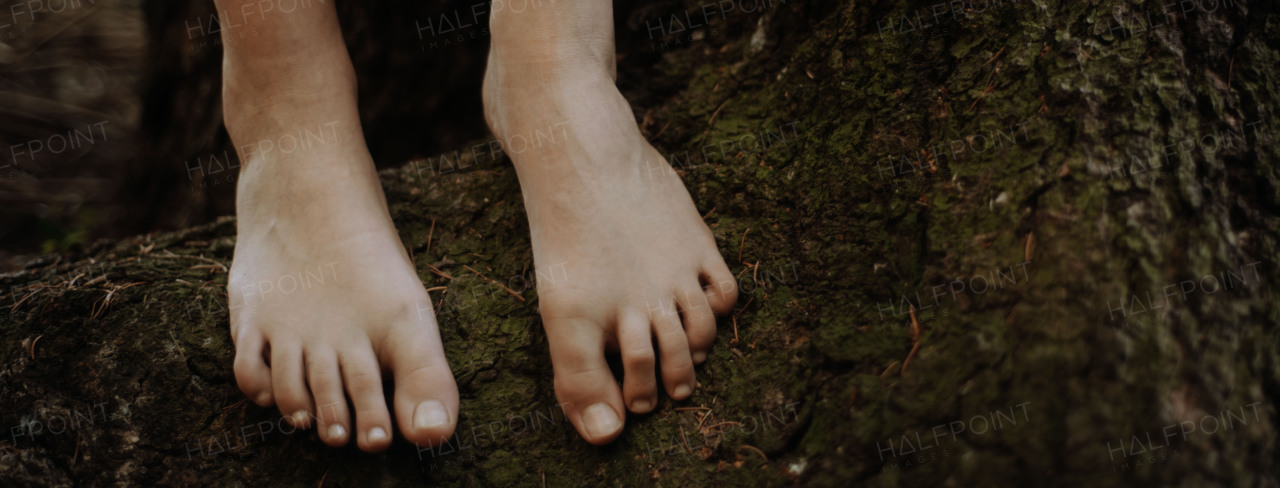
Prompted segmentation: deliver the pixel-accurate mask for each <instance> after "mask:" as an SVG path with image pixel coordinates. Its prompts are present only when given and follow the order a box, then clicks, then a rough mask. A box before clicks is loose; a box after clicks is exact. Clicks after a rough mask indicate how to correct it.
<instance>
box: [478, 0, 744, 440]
mask: <svg viewBox="0 0 1280 488" xmlns="http://www.w3.org/2000/svg"><path fill="white" fill-rule="evenodd" d="M606 10H607V9H606ZM607 13H608V12H606V14H607ZM501 14H502V12H499V11H495V12H494V14H493V17H492V29H491V31H492V32H493V46H492V47H491V49H490V54H489V65H488V70H487V72H486V74H485V83H484V101H485V118H486V119H487V120H488V122H489V126H490V128H491V129H492V130H493V132H494V134H495V135H496V136H497V137H498V139H499V141H501V142H502V144H503V146H504V149H505V150H506V152H507V153H508V154H509V155H510V156H511V158H512V160H513V163H514V165H515V167H516V172H517V173H518V175H519V178H520V187H521V191H522V192H523V194H524V201H525V207H526V209H527V211H528V215H529V227H530V233H531V235H532V243H533V254H534V263H535V265H536V267H537V269H538V277H539V279H538V285H537V286H538V296H539V302H540V303H539V308H540V312H541V315H542V319H543V326H544V327H545V329H546V332H547V339H548V342H549V344H550V349H551V361H552V365H553V367H554V370H555V390H556V395H557V397H558V398H559V400H560V402H561V404H562V407H563V408H564V411H565V413H566V415H567V416H568V418H569V419H570V421H571V422H572V423H573V425H574V427H575V428H577V430H578V432H579V433H580V434H581V435H582V437H583V438H584V439H586V440H587V441H588V442H591V443H594V444H605V443H608V442H611V441H612V440H613V439H615V438H616V437H617V436H618V434H619V433H620V432H621V431H622V426H623V424H624V420H623V419H625V417H626V415H625V414H626V410H630V411H632V412H635V413H646V412H649V411H651V410H653V408H654V407H656V406H657V400H658V396H657V385H658V382H657V379H656V377H655V360H657V362H659V363H660V364H661V373H662V383H663V386H664V387H665V389H666V392H667V394H668V395H670V396H671V397H672V398H674V399H677V400H682V399H685V398H688V397H689V396H690V395H691V394H692V393H693V390H694V388H695V386H696V385H697V383H696V381H695V379H694V364H695V363H700V362H702V361H703V360H704V359H705V358H706V356H707V353H708V351H709V350H710V349H711V345H712V343H713V342H714V340H715V329H716V323H715V317H714V316H713V312H715V313H720V314H724V313H727V312H729V310H730V309H731V307H732V306H733V304H734V303H735V302H736V300H737V287H736V286H735V284H736V282H735V280H734V277H733V275H732V274H731V273H730V272H729V269H728V267H727V266H726V265H725V263H724V258H722V257H721V256H720V252H719V250H718V249H717V248H716V243H715V239H714V237H713V236H712V235H711V231H710V230H709V229H708V228H707V226H706V224H705V223H704V222H703V221H702V217H701V216H700V215H699V214H698V211H697V209H696V208H695V207H694V205H693V200H692V199H691V198H690V197H689V193H688V191H687V190H685V188H684V185H683V184H682V183H681V181H680V177H679V176H678V175H677V174H676V173H675V171H673V170H672V168H671V166H670V165H669V164H667V162H666V160H665V159H664V158H663V157H662V155H661V154H659V153H658V151H657V150H655V149H654V148H653V147H652V146H651V145H649V143H648V142H647V141H645V140H644V137H643V136H642V135H641V134H640V131H639V129H638V127H637V126H636V121H635V118H634V116H633V114H632V112H631V108H630V106H629V105H628V104H627V102H626V100H625V99H623V98H622V95H621V94H620V93H619V92H618V89H617V87H616V86H615V84H614V80H613V78H612V70H613V59H612V56H613V45H612V42H611V39H612V17H611V16H608V15H606V16H603V18H602V19H594V21H589V20H583V19H581V18H579V19H578V21H580V22H582V23H583V25H579V26H577V27H580V28H588V29H589V28H591V27H592V25H595V26H596V27H599V26H600V25H601V22H600V21H603V22H604V26H605V27H604V28H605V29H606V30H605V31H604V32H595V33H594V34H593V33H584V32H581V31H580V30H576V29H575V28H570V26H568V25H566V24H563V23H560V24H557V25H555V26H554V27H555V28H556V29H560V30H558V31H557V32H559V35H560V36H562V37H559V38H556V39H542V40H541V42H530V40H529V39H526V38H521V37H519V36H527V35H528V33H527V32H525V31H524V30H525V29H529V28H533V27H529V26H528V25H525V26H522V27H519V28H518V30H513V29H516V28H515V26H513V25H511V24H505V25H504V22H505V21H506V20H511V19H501V18H500V17H502V15H501ZM526 14H528V13H522V14H519V15H522V16H523V15H526ZM546 27H547V28H551V27H553V26H551V25H548V26H546ZM604 39H609V40H610V41H609V42H603V41H602V40H604ZM601 44H605V45H603V46H602V45H601ZM655 339H656V342H657V351H656V353H655V350H654V345H653V344H654V340H655ZM606 349H610V350H616V351H619V352H620V353H621V356H622V363H623V368H624V375H623V386H622V389H621V390H619V388H618V385H617V382H616V380H615V379H614V377H613V374H612V372H611V371H610V370H609V366H608V364H607V363H606V362H605V357H604V354H605V351H606ZM624 405H625V407H624Z"/></svg>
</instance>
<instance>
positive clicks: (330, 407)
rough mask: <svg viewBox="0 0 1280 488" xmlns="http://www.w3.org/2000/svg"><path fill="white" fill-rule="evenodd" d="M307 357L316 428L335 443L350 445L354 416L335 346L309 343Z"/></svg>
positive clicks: (326, 439)
mask: <svg viewBox="0 0 1280 488" xmlns="http://www.w3.org/2000/svg"><path fill="white" fill-rule="evenodd" d="M306 361H307V362H306V365H307V381H308V384H309V385H311V395H312V397H313V398H314V399H315V408H316V430H317V431H318V432H319V433H320V439H321V440H323V441H324V443H325V444H328V445H330V446H334V447H338V446H343V445H346V443H347V434H348V433H349V432H350V430H351V416H350V414H349V413H348V411H347V397H346V395H345V394H344V393H343V392H344V390H343V389H342V372H341V371H339V368H338V355H337V353H335V352H333V350H331V349H327V348H322V347H308V348H307V354H306Z"/></svg>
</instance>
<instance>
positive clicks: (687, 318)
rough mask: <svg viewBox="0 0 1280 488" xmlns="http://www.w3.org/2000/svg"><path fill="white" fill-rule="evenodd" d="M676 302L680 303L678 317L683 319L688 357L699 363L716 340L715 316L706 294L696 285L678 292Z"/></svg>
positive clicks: (703, 359) (704, 358) (705, 357)
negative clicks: (687, 342)
mask: <svg viewBox="0 0 1280 488" xmlns="http://www.w3.org/2000/svg"><path fill="white" fill-rule="evenodd" d="M676 303H678V304H679V305H680V318H681V319H682V320H683V321H684V332H685V336H686V337H687V338H688V341H689V353H690V357H692V359H693V362H694V364H701V363H702V362H703V361H705V360H706V359H707V353H708V352H710V351H711V345H712V344H713V343H714V342H715V340H716V316H715V314H714V313H712V312H711V305H710V304H708V303H707V295H706V294H705V293H703V291H702V289H701V288H699V287H696V286H690V287H687V288H685V289H684V290H683V291H680V292H678V293H677V294H676Z"/></svg>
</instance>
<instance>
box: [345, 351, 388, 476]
mask: <svg viewBox="0 0 1280 488" xmlns="http://www.w3.org/2000/svg"><path fill="white" fill-rule="evenodd" d="M338 362H339V363H340V364H341V365H342V379H343V381H344V382H345V383H346V386H347V396H348V397H349V398H351V405H352V406H353V407H355V409H356V430H355V433H356V445H358V446H359V447H360V450H362V451H365V452H377V451H381V450H383V449H386V448H387V446H390V445H391V415H390V414H389V413H388V412H387V400H386V397H384V396H383V395H382V374H381V373H380V371H379V367H378V361H377V359H375V358H374V355H373V348H372V346H369V344H368V343H367V342H363V343H357V344H356V345H353V346H351V347H349V348H347V349H345V350H344V351H342V352H340V353H339V354H338Z"/></svg>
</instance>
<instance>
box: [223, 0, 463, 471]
mask: <svg viewBox="0 0 1280 488" xmlns="http://www.w3.org/2000/svg"><path fill="white" fill-rule="evenodd" d="M247 1H249V0H244V1H240V0H220V1H219V2H218V3H219V6H220V7H222V9H223V10H226V9H230V10H231V11H236V8H234V7H236V6H237V5H239V4H240V3H246V2H247ZM263 17H264V18H263V19H260V20H258V22H259V24H258V25H257V26H256V28H257V30H256V31H255V32H254V33H253V34H252V35H249V36H245V37H239V36H232V35H228V36H224V41H225V42H224V55H225V56H226V58H225V60H224V63H223V106H224V113H225V122H226V126H227V132H228V133H229V134H230V135H231V139H232V141H233V142H234V143H235V144H236V147H237V148H238V149H242V150H245V149H247V151H242V153H241V154H240V156H241V168H240V178H239V182H238V186H237V189H236V217H237V220H236V230H237V234H238V235H237V240H236V246H235V256H234V258H233V260H232V263H231V270H230V276H229V277H228V283H227V292H228V298H229V301H230V307H231V317H230V318H231V337H232V339H233V340H234V341H235V346H236V358H235V364H234V367H233V369H234V370H235V377H236V383H237V384H238V385H239V386H240V389H241V390H242V391H244V393H245V395H248V397H249V398H250V399H251V400H253V401H254V402H255V403H257V404H259V405H262V406H269V405H275V406H277V407H279V409H280V411H281V413H282V414H283V415H285V416H286V418H288V419H290V421H291V422H292V423H293V424H294V425H296V426H298V427H308V426H312V425H314V426H316V427H317V428H318V432H319V434H320V438H321V439H322V440H323V441H324V442H325V443H326V444H329V445H332V446H341V445H345V444H347V443H348V442H349V441H350V440H351V439H353V438H354V439H355V440H356V443H357V444H358V445H359V447H360V448H361V449H363V450H365V451H378V450H382V449H385V448H387V446H389V445H390V444H391V439H392V433H393V432H394V430H393V428H392V422H391V413H390V412H389V411H388V408H387V401H386V398H385V397H384V396H383V392H382V385H383V373H389V374H390V375H391V377H393V378H394V385H395V394H394V405H395V419H396V424H397V426H398V427H399V430H400V432H401V433H402V434H403V435H404V437H405V438H406V439H408V440H409V441H411V442H414V443H416V444H419V445H424V446H432V445H437V444H439V443H440V442H443V441H444V440H445V439H447V438H448V437H449V436H451V435H452V434H453V430H454V426H455V424H456V420H457V418H458V389H457V386H456V384H455V383H454V378H453V373H452V372H451V371H450V369H449V364H448V363H447V362H446V361H445V357H444V348H443V347H442V345H441V342H440V333H439V331H438V330H437V324H436V319H435V315H434V313H433V309H432V307H431V299H430V297H428V295H427V292H426V290H425V288H424V287H423V285H422V282H421V281H420V279H419V277H418V274H417V271H416V270H415V268H414V265H413V264H412V263H411V262H410V260H409V257H408V255H407V254H406V252H405V248H404V247H403V245H402V244H401V242H400V238H399V236H398V234H397V233H396V230H395V228H394V227H393V223H392V221H391V216H390V215H389V213H388V211H387V203H386V199H385V197H384V196H383V194H382V186H381V184H380V182H379V180H378V175H377V173H376V171H375V169H374V165H373V160H372V158H371V157H370V155H369V151H368V149H367V148H366V146H365V141H364V137H363V134H362V132H361V129H360V122H359V116H358V114H357V110H356V90H355V88H356V86H355V72H354V70H353V69H352V67H351V63H350V60H349V59H348V57H347V53H346V48H345V47H344V45H343V44H342V35H341V31H340V30H339V28H338V22H337V14H336V12H335V11H334V9H333V6H332V4H330V5H327V6H323V7H322V6H317V8H314V9H302V10H299V11H298V12H294V13H289V14H287V15H283V14H281V13H279V12H275V13H272V14H270V15H266V14H264V16H263ZM228 32H233V31H224V34H227V33H228ZM348 401H349V402H350V404H351V405H352V406H354V412H353V411H352V409H350V408H348ZM353 417H354V419H353ZM353 420H354V422H353ZM316 424H318V425H316Z"/></svg>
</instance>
